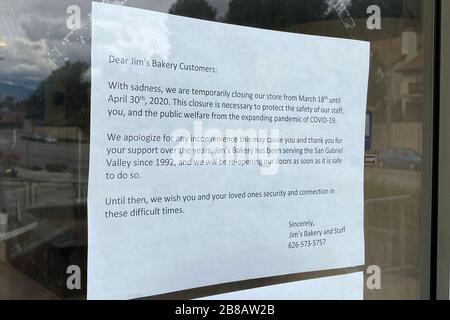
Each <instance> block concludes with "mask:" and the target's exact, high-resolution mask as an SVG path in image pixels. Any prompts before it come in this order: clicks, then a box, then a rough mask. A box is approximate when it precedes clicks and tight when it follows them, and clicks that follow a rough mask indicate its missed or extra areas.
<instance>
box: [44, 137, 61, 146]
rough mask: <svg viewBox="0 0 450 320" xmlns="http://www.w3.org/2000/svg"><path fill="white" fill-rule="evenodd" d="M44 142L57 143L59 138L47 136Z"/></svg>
mask: <svg viewBox="0 0 450 320" xmlns="http://www.w3.org/2000/svg"><path fill="white" fill-rule="evenodd" d="M44 142H45V143H49V144H55V143H58V140H57V139H56V138H53V137H45V139H44Z"/></svg>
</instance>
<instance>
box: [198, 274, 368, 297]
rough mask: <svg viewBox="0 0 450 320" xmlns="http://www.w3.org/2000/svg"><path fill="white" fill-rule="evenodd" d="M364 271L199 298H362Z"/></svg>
mask: <svg viewBox="0 0 450 320" xmlns="http://www.w3.org/2000/svg"><path fill="white" fill-rule="evenodd" d="M363 299H364V274H363V273H362V272H355V273H349V274H343V275H339V276H332V277H324V278H318V279H309V280H303V281H295V282H289V283H283V284H277V285H272V286H266V287H260V288H254V289H247V290H241V291H235V292H229V293H223V294H218V295H214V296H209V297H205V298H202V299H199V300H363Z"/></svg>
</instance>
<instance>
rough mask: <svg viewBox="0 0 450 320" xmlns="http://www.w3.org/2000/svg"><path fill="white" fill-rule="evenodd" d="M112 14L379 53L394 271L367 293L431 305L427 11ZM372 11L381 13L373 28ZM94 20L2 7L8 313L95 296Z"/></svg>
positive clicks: (250, 9)
mask: <svg viewBox="0 0 450 320" xmlns="http://www.w3.org/2000/svg"><path fill="white" fill-rule="evenodd" d="M103 2H114V3H116V4H117V5H127V6H133V7H138V8H143V9H149V10H155V11H160V12H165V13H171V14H176V15H182V16H188V17H195V18H200V19H207V20H214V21H218V22H223V23H230V24H237V25H243V26H251V27H256V28H264V29H273V30H277V31H284V32H292V33H302V34H312V35H321V36H331V37H341V38H352V39H360V40H366V41H370V42H371V48H372V49H371V69H370V78H369V92H368V104H367V110H368V116H367V130H366V131H367V132H366V164H365V234H366V267H367V266H370V265H376V266H379V267H380V268H381V289H378V290H370V289H369V288H365V298H366V299H380V298H387V299H415V298H418V295H419V286H420V283H421V279H420V277H419V268H418V263H419V261H418V259H419V256H418V250H419V249H418V240H419V228H420V225H419V220H420V219H419V218H420V216H419V214H420V204H421V201H422V192H421V179H422V130H423V128H422V125H423V123H422V113H423V110H422V108H423V105H425V103H427V101H423V50H424V47H423V33H422V18H421V17H422V12H423V9H422V4H423V1H420V0H409V1H407V0H378V1H377V0H372V1H369V0H367V1H366V0H361V1H355V0H345V1H344V0H342V1H336V0H271V1H264V0H208V1H206V0H196V1H194V0H176V1H175V0H169V1H157V0H153V1H138V0H135V1H133V0H129V1H126V0H123V1H103ZM371 5H376V7H371V8H372V10H374V11H370V12H371V13H369V14H368V13H367V12H368V11H367V9H368V7H369V6H371ZM377 10H379V12H380V14H381V20H379V21H378V20H377V12H378V11H377ZM90 12H91V1H88V0H86V1H82V0H62V1H50V0H21V1H17V0H14V1H13V0H3V1H2V2H1V3H0V170H1V171H0V211H2V212H3V214H2V215H1V216H0V299H22V298H32V299H52V298H55V299H61V298H62V299H64V298H85V295H86V292H85V288H86V285H85V282H86V256H87V229H86V221H87V219H86V217H87V209H86V191H87V184H88V179H87V177H88V164H89V157H88V156H89V140H90V135H89V125H90V120H89V117H90V49H91V47H90V37H91V33H90ZM78 18H79V19H78ZM130 18H131V17H130ZM378 27H379V29H378ZM70 28H72V29H73V28H75V29H74V30H71V29H70ZM430 112H431V111H430ZM6 220H7V221H6ZM70 265H76V266H79V267H80V268H81V271H82V282H83V283H82V290H68V289H67V287H66V277H67V274H66V270H67V267H68V266H70ZM357 270H366V269H365V268H364V269H363V268H357ZM352 271H355V269H348V270H339V271H329V272H319V273H314V274H296V275H289V276H283V277H274V278H269V279H260V280H252V281H245V282H239V283H233V284H224V285H219V286H213V287H208V288H201V289H195V290H188V291H185V292H181V293H176V294H171V295H166V296H165V297H168V298H192V297H199V296H206V295H211V294H215V293H219V292H227V291H233V290H242V289H246V288H251V287H257V286H263V285H267V284H276V283H283V282H287V281H294V280H300V279H307V278H311V277H320V276H325V275H333V274H341V273H346V272H352Z"/></svg>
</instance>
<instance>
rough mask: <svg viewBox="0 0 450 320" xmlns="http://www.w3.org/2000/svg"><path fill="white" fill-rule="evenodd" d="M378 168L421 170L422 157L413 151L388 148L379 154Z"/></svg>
mask: <svg viewBox="0 0 450 320" xmlns="http://www.w3.org/2000/svg"><path fill="white" fill-rule="evenodd" d="M378 166H379V167H380V168H397V169H409V170H419V169H421V167H422V156H421V155H420V154H419V153H417V152H416V151H415V150H412V149H407V148H387V149H383V150H381V151H380V152H379V154H378Z"/></svg>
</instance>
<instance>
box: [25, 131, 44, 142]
mask: <svg viewBox="0 0 450 320" xmlns="http://www.w3.org/2000/svg"><path fill="white" fill-rule="evenodd" d="M21 138H22V140H29V141H38V142H44V141H45V137H44V136H41V135H40V134H37V133H32V134H24V135H22V137H21Z"/></svg>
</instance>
